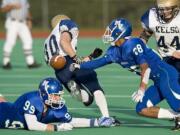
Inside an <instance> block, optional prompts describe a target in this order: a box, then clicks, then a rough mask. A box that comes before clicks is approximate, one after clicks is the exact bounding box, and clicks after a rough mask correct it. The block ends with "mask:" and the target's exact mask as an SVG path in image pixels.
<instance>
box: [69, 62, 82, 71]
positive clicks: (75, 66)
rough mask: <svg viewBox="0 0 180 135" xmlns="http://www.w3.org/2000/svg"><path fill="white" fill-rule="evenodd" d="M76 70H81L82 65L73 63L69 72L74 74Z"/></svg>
mask: <svg viewBox="0 0 180 135" xmlns="http://www.w3.org/2000/svg"><path fill="white" fill-rule="evenodd" d="M76 69H80V65H79V64H77V63H72V64H71V65H70V66H69V70H70V71H71V72H73V71H74V70H76Z"/></svg>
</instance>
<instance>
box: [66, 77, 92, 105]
mask: <svg viewBox="0 0 180 135" xmlns="http://www.w3.org/2000/svg"><path fill="white" fill-rule="evenodd" d="M67 87H68V89H69V91H70V93H71V95H72V97H74V98H75V99H76V100H78V101H81V102H83V104H84V105H85V106H89V105H90V104H92V102H93V95H92V94H91V93H90V92H89V91H88V90H87V89H86V88H85V87H83V86H82V85H79V84H77V83H76V82H75V81H74V80H71V81H69V82H68V83H67Z"/></svg>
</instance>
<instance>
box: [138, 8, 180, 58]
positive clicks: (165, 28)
mask: <svg viewBox="0 0 180 135" xmlns="http://www.w3.org/2000/svg"><path fill="white" fill-rule="evenodd" d="M141 22H142V26H143V28H144V29H145V30H147V31H151V32H153V33H154V35H155V38H156V41H157V45H158V51H159V53H160V55H161V56H162V57H166V56H167V55H166V53H168V49H170V48H171V49H172V48H174V49H175V50H180V23H179V22H180V13H178V15H177V16H176V17H175V18H173V19H172V21H171V22H169V23H161V22H159V20H158V16H157V11H156V9H155V8H151V9H149V10H148V11H147V12H146V13H145V14H144V15H143V16H142V17H141Z"/></svg>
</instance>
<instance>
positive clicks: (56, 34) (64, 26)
mask: <svg viewBox="0 0 180 135" xmlns="http://www.w3.org/2000/svg"><path fill="white" fill-rule="evenodd" d="M64 31H66V32H69V33H70V35H71V38H72V40H71V45H72V48H73V50H74V51H75V52H76V48H77V38H78V34H79V30H78V27H77V25H76V24H75V23H74V22H73V21H72V20H63V21H61V23H60V24H57V25H56V27H55V28H54V29H53V31H52V32H51V34H50V35H49V37H48V38H47V39H46V41H45V43H44V55H45V61H46V63H47V64H49V62H50V59H51V57H52V56H53V55H61V56H67V54H66V52H64V50H63V49H62V47H61V45H60V39H61V33H62V32H64Z"/></svg>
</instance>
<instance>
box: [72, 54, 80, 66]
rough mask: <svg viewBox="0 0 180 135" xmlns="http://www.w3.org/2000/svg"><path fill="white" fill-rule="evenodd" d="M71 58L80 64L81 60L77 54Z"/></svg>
mask: <svg viewBox="0 0 180 135" xmlns="http://www.w3.org/2000/svg"><path fill="white" fill-rule="evenodd" d="M72 59H73V60H74V61H75V63H77V64H81V63H82V62H83V58H82V57H78V56H77V55H75V56H73V57H72Z"/></svg>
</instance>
